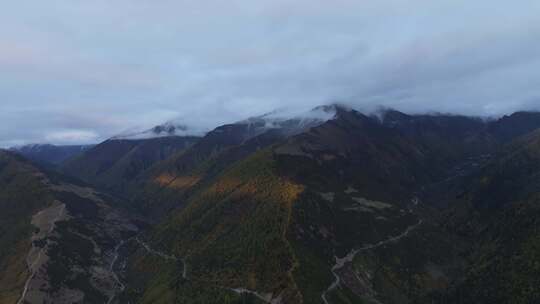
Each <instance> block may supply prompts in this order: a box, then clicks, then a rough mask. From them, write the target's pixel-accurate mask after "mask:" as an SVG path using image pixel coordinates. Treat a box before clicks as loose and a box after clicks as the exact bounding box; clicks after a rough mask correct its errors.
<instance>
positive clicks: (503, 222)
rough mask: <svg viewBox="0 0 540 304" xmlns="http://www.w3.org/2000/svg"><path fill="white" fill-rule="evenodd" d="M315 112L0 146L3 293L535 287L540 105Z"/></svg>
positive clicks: (293, 296) (145, 298) (325, 302)
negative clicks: (60, 147) (68, 142)
mask: <svg viewBox="0 0 540 304" xmlns="http://www.w3.org/2000/svg"><path fill="white" fill-rule="evenodd" d="M312 111H314V112H309V113H307V114H303V115H302V116H299V117H288V118H283V117H279V116H276V115H275V114H268V115H262V116H259V117H254V118H250V119H246V120H243V121H240V122H237V123H233V124H228V125H223V126H220V127H217V128H216V129H214V130H211V131H209V132H208V133H205V134H201V136H187V135H186V136H184V135H183V133H182V132H185V131H186V130H187V128H188V127H185V126H174V128H173V126H169V127H168V128H166V127H165V126H166V125H164V127H161V128H157V127H156V128H154V129H151V130H149V131H146V132H142V133H137V134H131V135H129V134H128V135H123V136H119V137H116V138H111V139H109V140H107V141H105V142H103V143H100V144H98V145H95V146H91V147H88V148H84V149H82V148H81V149H80V150H79V151H78V152H77V153H76V154H73V155H71V154H70V157H69V158H68V159H65V160H64V161H62V162H60V163H58V160H57V158H53V159H51V162H50V163H49V164H43V161H46V160H44V159H46V157H47V155H49V153H50V151H51V150H50V147H49V148H48V149H43V151H44V154H43V155H38V156H36V154H35V153H39V151H40V150H39V149H38V150H36V149H33V150H32V151H33V152H32V153H33V154H31V155H32V157H33V158H35V159H34V160H27V159H25V158H24V157H29V156H28V155H30V154H25V153H26V152H25V153H22V152H21V153H20V154H21V155H22V156H21V155H18V154H17V153H16V152H17V151H1V152H0V185H1V186H2V188H0V206H1V207H2V208H4V209H5V210H10V211H9V213H8V214H6V215H0V223H1V229H2V235H0V245H2V248H5V249H2V250H0V266H1V267H0V303H6V304H8V303H14V304H23V303H31V304H33V303H107V304H113V303H157V304H158V303H166V304H169V303H194V304H195V303H230V304H232V303H238V304H240V303H272V304H280V303H281V304H289V303H290V304H293V303H294V304H296V303H306V304H312V303H313V304H350V303H384V304H393V303H396V304H397V303H420V304H421V303H426V304H427V303H472V302H474V303H507V302H505V301H506V300H508V299H509V298H508V297H518V298H519V299H522V302H521V303H532V302H530V301H534V300H535V299H537V294H536V287H531V285H527V284H525V283H523V284H521V285H518V286H514V285H512V286H508V284H507V283H506V280H505V278H508V277H509V276H510V277H512V278H513V279H515V280H520V281H524V282H530V281H531V280H533V278H534V277H535V275H536V274H537V272H536V270H537V268H535V267H536V266H534V265H536V264H535V263H536V262H535V261H537V258H538V256H537V254H538V252H540V251H538V250H537V245H538V244H540V243H539V242H538V239H537V236H538V234H537V230H536V229H537V227H538V221H537V220H536V219H535V218H536V217H535V215H537V214H540V213H538V208H537V204H536V202H537V200H538V197H539V196H538V193H540V180H539V179H538V176H540V167H539V166H538V162H537V160H539V159H540V153H539V152H540V149H538V147H539V146H538V142H540V141H539V138H540V136H539V133H538V131H536V130H537V129H538V128H540V114H538V113H532V112H531V113H516V114H513V115H510V116H505V117H503V118H501V119H499V120H491V121H484V120H480V119H477V118H474V117H465V116H452V115H408V114H404V113H400V112H397V111H394V110H386V111H384V112H381V113H379V114H378V115H377V116H375V115H366V114H363V113H361V112H358V111H355V110H353V109H350V108H346V107H341V106H339V105H331V106H323V107H317V108H315V109H313V110H312ZM515 121H517V122H526V123H517V122H515ZM516 126H519V127H516ZM21 151H23V150H21ZM24 151H29V150H24ZM72 152H73V149H72V148H70V149H69V153H72ZM66 153H67V152H66ZM36 160H39V161H36ZM514 179H515V180H516V181H517V182H512V180H514ZM508 231H520V232H522V234H520V237H519V238H517V237H515V236H514V235H513V234H512V233H510V232H508ZM499 250H503V251H504V252H505V254H504V255H499V254H498V253H497V252H498V251H499ZM523 256H527V260H526V261H524V260H521V259H520V257H523ZM508 264H511V265H515V268H513V269H518V270H516V271H518V272H514V271H512V270H511V269H507V268H506V267H505V266H504V265H508ZM484 281H485V282H490V283H489V284H491V286H492V287H486V286H485V284H487V283H484ZM473 286H474V289H472V288H473ZM524 286H529V287H530V288H532V289H526V287H524ZM539 286H540V285H539ZM529 287H527V288H529ZM482 289H485V290H490V291H491V292H490V293H489V294H487V295H486V294H482V293H479V292H477V291H478V290H482ZM497 289H501V290H505V292H504V293H499V292H497ZM471 301H472V302H471Z"/></svg>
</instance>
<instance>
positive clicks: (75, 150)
mask: <svg viewBox="0 0 540 304" xmlns="http://www.w3.org/2000/svg"><path fill="white" fill-rule="evenodd" d="M92 147H93V145H72V146H55V145H26V146H21V147H13V148H11V149H10V150H11V151H13V152H16V153H18V154H21V155H23V156H24V157H26V158H28V159H31V160H33V161H36V162H38V163H41V164H45V165H47V164H52V165H59V164H61V163H62V162H64V161H66V160H68V159H70V158H72V157H75V156H77V155H79V154H81V153H83V152H84V151H86V150H88V149H90V148H92Z"/></svg>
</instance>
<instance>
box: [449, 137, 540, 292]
mask: <svg viewBox="0 0 540 304" xmlns="http://www.w3.org/2000/svg"><path fill="white" fill-rule="evenodd" d="M539 216H540V132H539V131H536V132H533V133H531V134H529V135H526V136H524V137H523V138H520V139H519V140H517V141H515V142H513V143H512V144H510V145H509V146H507V147H506V148H505V149H503V150H502V151H500V152H499V153H498V155H497V157H496V158H495V159H494V160H493V161H492V162H490V163H489V164H488V165H487V166H486V167H485V168H484V169H483V170H482V171H481V172H480V173H479V174H477V175H475V176H474V177H472V178H471V181H470V185H469V190H468V191H467V192H466V193H465V194H464V195H463V196H462V198H461V200H460V201H458V202H456V204H455V206H454V207H453V208H452V209H451V212H449V214H448V217H447V218H448V221H447V225H448V226H449V227H451V229H455V230H457V231H459V232H460V233H461V234H463V235H466V236H467V237H468V238H470V239H473V240H474V242H475V244H476V246H475V247H473V249H472V250H471V252H470V253H469V255H468V256H467V257H468V259H469V265H470V267H469V268H467V271H466V275H465V276H464V278H463V280H460V281H458V282H456V286H455V288H454V289H453V292H452V293H451V295H450V296H449V297H448V298H445V299H446V301H447V302H448V303H454V302H456V301H460V302H462V303H536V302H538V301H540V290H539V289H538V286H540V285H538V283H539V281H538V278H539V277H540V268H539V267H538V263H539V261H540V247H539V246H540V234H539V231H540V230H539V229H540V222H539V221H538V218H539Z"/></svg>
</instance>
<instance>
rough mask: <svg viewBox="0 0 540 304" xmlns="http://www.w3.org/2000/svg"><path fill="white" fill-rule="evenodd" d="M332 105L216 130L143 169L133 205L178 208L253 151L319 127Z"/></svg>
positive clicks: (156, 209) (156, 210)
mask: <svg viewBox="0 0 540 304" xmlns="http://www.w3.org/2000/svg"><path fill="white" fill-rule="evenodd" d="M335 113H336V107H335V106H331V107H330V106H329V107H318V108H315V109H313V110H311V111H308V112H306V113H299V114H296V115H293V116H290V115H285V116H282V115H280V114H279V115H278V114H276V113H270V114H266V115H263V116H260V117H254V118H250V119H247V120H245V121H241V122H238V123H234V124H228V125H224V126H220V127H218V128H216V129H215V130H213V131H211V132H209V133H208V134H206V136H204V137H203V138H202V139H201V140H200V141H199V142H197V143H196V144H195V145H193V146H192V147H191V148H189V149H187V150H186V151H184V152H181V153H176V154H175V155H173V156H171V157H170V158H169V159H167V160H165V161H163V162H161V163H160V164H158V165H156V166H155V168H152V170H149V172H147V174H145V176H143V177H142V178H141V179H140V181H139V186H138V187H137V188H138V189H140V191H137V192H136V193H135V195H134V196H135V197H136V201H137V202H138V203H136V205H139V206H142V208H143V209H144V210H145V211H146V212H150V213H155V214H156V215H159V214H163V213H164V212H166V211H168V210H169V209H171V208H176V207H178V205H179V204H181V203H182V202H183V201H184V199H185V198H186V197H188V196H189V195H190V194H191V193H192V191H193V189H196V188H198V187H200V186H201V185H205V184H206V183H207V181H208V180H211V179H212V178H213V177H214V176H215V175H216V174H219V173H221V172H222V171H223V170H224V169H225V168H227V167H229V166H230V165H231V164H233V163H235V162H236V161H239V160H242V159H243V158H245V157H247V156H248V155H250V154H251V153H254V152H255V151H257V150H259V149H264V148H265V147H268V146H269V145H272V144H273V143H276V142H278V141H280V140H283V139H285V138H288V137H289V136H292V135H294V134H298V133H301V132H303V131H305V130H308V129H309V128H311V127H314V126H317V125H320V124H322V123H324V122H325V121H327V120H328V119H329V118H331V117H333V116H334V115H335Z"/></svg>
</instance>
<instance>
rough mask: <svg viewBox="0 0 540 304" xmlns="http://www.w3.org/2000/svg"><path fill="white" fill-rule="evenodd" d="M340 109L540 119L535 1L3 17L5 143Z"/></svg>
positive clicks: (50, 4)
mask: <svg viewBox="0 0 540 304" xmlns="http://www.w3.org/2000/svg"><path fill="white" fill-rule="evenodd" d="M332 102H340V103H345V104H348V105H350V106H352V107H355V108H358V109H366V110H368V109H373V108H375V107H378V106H384V107H392V108H396V109H398V110H402V111H405V112H409V113H418V112H445V113H460V114H467V115H482V116H500V115H503V114H507V113H510V112H512V111H516V110H540V1H538V0H516V1H500V0H489V1H488V0H477V1H470V0H467V1H464V0H425V1H424V0H376V1H375V0H370V1H367V0H356V1H353V0H332V1H329V0H324V1H323V0H309V1H307V0H287V1H285V0H257V1H248V0H243V1H239V0H228V1H224V0H223V1H209V0H194V1H185V0H114V1H111V0H92V1H87V0H84V1H83V0H49V1H39V0H32V1H29V0H18V1H7V2H6V3H3V5H2V10H1V11H0V147H8V146H12V145H20V144H26V143H55V144H79V143H94V142H98V141H101V140H104V139H106V138H108V137H110V136H114V135H116V134H119V133H122V132H125V131H126V130H132V129H137V128H141V129H144V128H150V127H152V126H154V125H156V124H159V123H163V122H165V121H169V120H175V121H181V122H183V123H185V124H187V125H188V126H190V125H192V126H195V127H197V128H199V129H200V128H208V129H211V128H213V127H216V126H218V125H220V124H223V123H230V122H234V121H238V120H242V119H245V118H246V117H249V116H253V115H259V114H263V113H265V112H269V111H272V110H274V109H276V108H284V107H285V108H290V107H293V108H306V109H307V108H310V107H314V106H318V105H321V104H327V103H332Z"/></svg>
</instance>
